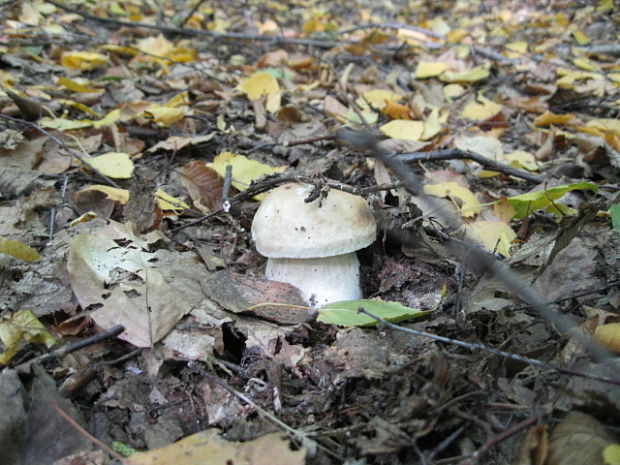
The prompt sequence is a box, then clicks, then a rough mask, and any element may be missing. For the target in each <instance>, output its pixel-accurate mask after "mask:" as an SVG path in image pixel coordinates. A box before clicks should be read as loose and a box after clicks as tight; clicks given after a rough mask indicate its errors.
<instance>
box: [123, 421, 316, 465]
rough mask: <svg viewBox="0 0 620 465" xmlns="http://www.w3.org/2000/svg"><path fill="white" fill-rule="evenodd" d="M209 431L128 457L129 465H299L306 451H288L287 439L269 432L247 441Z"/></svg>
mask: <svg viewBox="0 0 620 465" xmlns="http://www.w3.org/2000/svg"><path fill="white" fill-rule="evenodd" d="M219 433H220V431H219V430H217V429H215V428H212V429H209V430H206V431H201V432H199V433H196V434H193V435H191V436H187V437H184V438H183V439H180V440H179V441H177V442H175V443H172V444H168V445H166V446H164V447H160V448H158V449H153V450H150V451H147V452H136V453H134V454H131V459H128V460H127V462H131V463H132V464H133V465H170V464H173V463H177V464H181V463H182V464H183V465H219V464H239V465H259V464H265V463H274V464H277V465H280V464H284V463H286V464H289V465H303V464H304V463H305V456H306V449H305V448H303V447H301V448H299V449H298V450H291V448H290V446H289V441H288V439H282V437H281V435H280V434H278V433H270V434H267V435H264V436H261V437H259V438H256V439H252V440H251V441H245V442H237V441H228V440H226V439H224V438H223V437H222V436H220V435H219Z"/></svg>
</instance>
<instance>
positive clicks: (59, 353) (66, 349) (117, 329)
mask: <svg viewBox="0 0 620 465" xmlns="http://www.w3.org/2000/svg"><path fill="white" fill-rule="evenodd" d="M124 330H125V328H124V327H123V326H121V325H117V326H114V327H112V328H110V329H108V330H107V331H103V332H101V333H98V334H95V335H94V336H90V337H86V338H84V339H80V340H79V341H77V342H74V343H72V344H67V345H64V346H62V347H60V348H58V349H56V350H53V351H52V352H49V353H47V354H43V355H40V356H38V357H35V358H33V359H31V360H28V361H26V362H24V363H21V364H19V365H18V366H17V367H15V368H16V370H18V371H20V372H24V371H25V370H28V369H29V367H30V366H31V365H32V364H35V363H43V362H47V361H49V360H52V359H55V358H62V357H64V356H66V355H68V354H70V353H72V352H75V351H76V350H79V349H82V348H83V347H87V346H90V345H93V344H97V343H98V342H101V341H104V340H105V339H108V338H110V337H114V336H118V335H119V334H120V333H122V332H123V331H124Z"/></svg>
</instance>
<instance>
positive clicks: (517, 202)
mask: <svg viewBox="0 0 620 465" xmlns="http://www.w3.org/2000/svg"><path fill="white" fill-rule="evenodd" d="M583 189H588V190H593V191H598V186H597V185H596V184H594V183H592V182H577V183H573V184H565V185H562V186H555V187H550V188H548V189H542V190H538V191H534V192H529V193H527V194H521V195H515V196H514V197H508V201H509V202H510V205H512V207H513V208H514V209H515V218H516V219H521V218H525V217H526V216H527V215H528V214H530V213H532V212H533V211H535V210H542V209H544V208H547V207H549V206H550V205H552V202H554V201H556V200H558V199H560V198H561V197H562V196H563V195H564V194H566V193H567V192H570V191H574V190H583Z"/></svg>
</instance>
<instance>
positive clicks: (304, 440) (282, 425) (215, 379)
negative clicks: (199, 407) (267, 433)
mask: <svg viewBox="0 0 620 465" xmlns="http://www.w3.org/2000/svg"><path fill="white" fill-rule="evenodd" d="M189 365H190V366H191V367H193V368H196V369H198V370H199V371H200V374H201V375H202V377H203V378H206V379H207V380H209V381H211V382H212V383H215V384H217V385H218V386H220V387H223V388H224V389H226V390H227V391H228V392H230V393H231V394H232V395H234V396H235V397H237V398H239V399H241V400H242V401H243V402H245V403H246V404H248V405H250V406H252V407H254V408H255V409H256V411H257V412H258V413H260V414H261V415H262V416H264V417H265V418H267V419H268V420H269V421H271V422H272V423H273V424H275V425H276V426H278V427H279V428H281V429H283V430H284V431H286V432H287V433H289V434H291V435H293V436H295V437H297V438H298V439H300V440H301V441H302V443H307V444H311V445H313V446H316V447H318V448H319V449H321V450H322V451H323V452H325V453H327V454H328V455H330V456H331V457H334V458H336V459H337V460H343V458H342V457H340V456H339V455H338V454H336V453H335V452H332V451H331V450H329V449H327V448H326V447H324V446H322V445H321V444H318V443H317V442H315V441H314V440H312V439H310V438H309V437H308V436H307V435H306V434H305V433H303V432H301V431H298V430H296V429H295V428H292V427H290V426H289V425H287V424H286V423H284V422H283V421H282V420H280V419H279V418H277V417H275V416H274V415H272V414H271V413H269V412H268V411H267V410H265V409H263V408H261V407H260V406H259V405H258V404H257V403H256V402H254V401H253V400H252V399H250V398H249V397H248V396H246V395H245V394H243V393H241V392H239V391H237V390H236V389H234V388H232V387H231V386H229V385H228V384H227V383H225V382H224V381H223V380H221V379H220V378H218V377H217V376H213V375H211V374H209V373H207V372H206V371H205V370H204V369H203V368H202V367H201V366H200V365H198V364H197V363H195V362H193V361H191V362H189Z"/></svg>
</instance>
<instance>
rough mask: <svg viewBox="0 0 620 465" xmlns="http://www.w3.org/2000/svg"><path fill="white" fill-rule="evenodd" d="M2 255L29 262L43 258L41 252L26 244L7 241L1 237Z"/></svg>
mask: <svg viewBox="0 0 620 465" xmlns="http://www.w3.org/2000/svg"><path fill="white" fill-rule="evenodd" d="M0 253H6V254H9V255H12V256H14V257H15V258H19V259H20V260H26V261H28V262H33V261H35V260H38V259H39V258H41V257H40V255H39V252H37V251H36V250H35V249H33V248H32V247H30V246H29V245H28V244H24V243H23V242H21V241H14V240H11V239H5V238H4V237H0Z"/></svg>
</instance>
